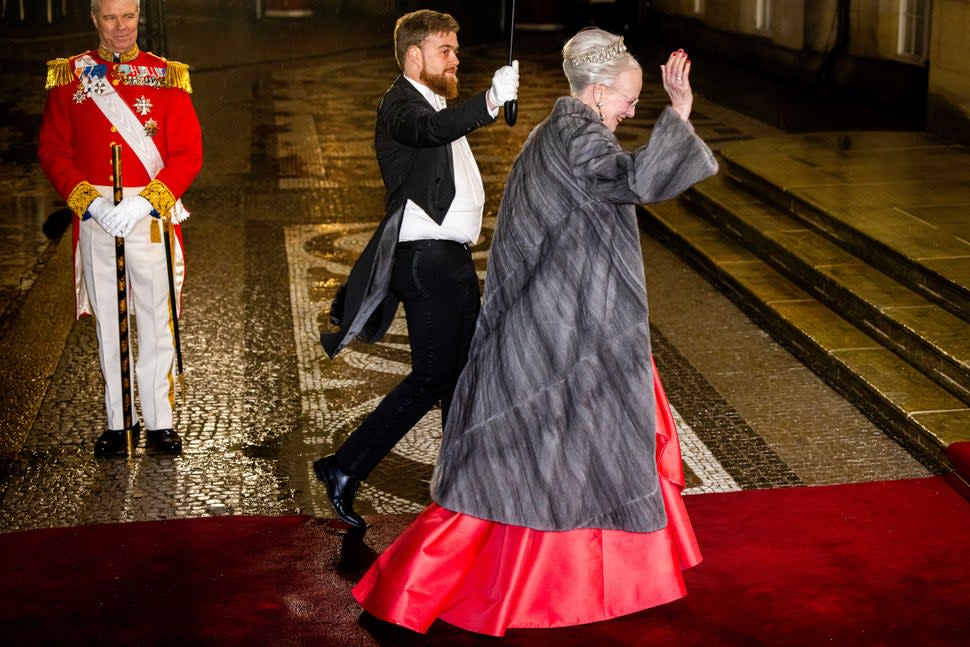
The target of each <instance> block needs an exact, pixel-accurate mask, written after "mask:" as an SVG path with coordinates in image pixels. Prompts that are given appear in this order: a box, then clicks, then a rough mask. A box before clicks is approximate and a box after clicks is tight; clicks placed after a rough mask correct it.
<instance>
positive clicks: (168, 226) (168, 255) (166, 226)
mask: <svg viewBox="0 0 970 647" xmlns="http://www.w3.org/2000/svg"><path fill="white" fill-rule="evenodd" d="M162 223H163V231H162V237H163V238H164V241H165V269H166V270H167V271H168V303H169V308H170V309H171V311H172V336H173V338H174V340H175V360H176V369H175V370H176V373H175V374H176V375H177V376H178V379H179V391H180V392H181V393H182V402H183V404H184V402H185V378H184V376H183V374H182V342H181V339H180V337H179V312H178V301H177V300H176V299H177V297H176V294H175V269H174V265H173V263H172V249H173V247H172V246H173V245H174V244H175V241H174V240H173V238H172V237H173V236H174V235H175V231H174V229H173V227H172V219H171V216H169V215H165V216H163V217H162Z"/></svg>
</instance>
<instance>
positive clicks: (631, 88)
mask: <svg viewBox="0 0 970 647" xmlns="http://www.w3.org/2000/svg"><path fill="white" fill-rule="evenodd" d="M642 88H643V74H642V73H641V72H640V70H626V71H625V72H621V73H620V74H618V75H617V76H616V79H615V80H614V81H613V82H612V83H610V84H609V85H606V84H598V90H597V91H596V93H595V97H596V99H597V103H598V104H599V111H600V112H601V113H602V114H603V123H604V124H605V125H606V127H607V128H609V129H610V132H616V127H617V126H619V125H620V122H621V121H623V120H624V119H628V118H630V117H633V116H634V115H635V114H636V105H637V101H639V100H640V98H639V97H640V90H641V89H642Z"/></svg>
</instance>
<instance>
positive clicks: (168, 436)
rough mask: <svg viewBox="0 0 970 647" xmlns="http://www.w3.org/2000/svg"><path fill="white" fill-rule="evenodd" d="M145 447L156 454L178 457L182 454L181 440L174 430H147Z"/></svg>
mask: <svg viewBox="0 0 970 647" xmlns="http://www.w3.org/2000/svg"><path fill="white" fill-rule="evenodd" d="M145 447H146V448H148V449H153V450H155V453H157V454H171V455H172V456H178V455H179V454H181V453H182V439H181V438H179V435H178V432H176V431H175V430H174V429H149V430H148V436H147V437H146V438H145Z"/></svg>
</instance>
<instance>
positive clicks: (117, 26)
mask: <svg viewBox="0 0 970 647" xmlns="http://www.w3.org/2000/svg"><path fill="white" fill-rule="evenodd" d="M91 18H92V19H93V20H94V27H95V29H97V30H98V36H100V38H101V45H102V46H103V47H105V48H106V49H109V50H111V51H112V52H115V53H118V54H120V53H122V52H127V51H128V50H129V49H131V48H132V47H133V46H134V44H135V43H136V42H137V41H138V5H136V4H135V0H101V9H99V10H98V12H97V13H96V14H92V16H91Z"/></svg>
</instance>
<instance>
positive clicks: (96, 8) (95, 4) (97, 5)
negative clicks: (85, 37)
mask: <svg viewBox="0 0 970 647" xmlns="http://www.w3.org/2000/svg"><path fill="white" fill-rule="evenodd" d="M135 11H141V0H135ZM99 13H101V0H91V15H92V16H97V15H98V14H99Z"/></svg>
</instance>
